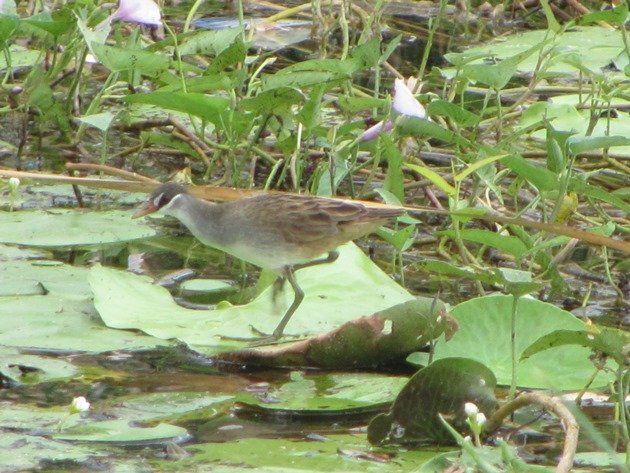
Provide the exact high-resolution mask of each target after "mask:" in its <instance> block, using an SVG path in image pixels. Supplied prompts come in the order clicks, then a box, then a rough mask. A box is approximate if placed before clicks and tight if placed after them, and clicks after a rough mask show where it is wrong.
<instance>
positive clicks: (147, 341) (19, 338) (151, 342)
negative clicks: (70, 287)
mask: <svg viewBox="0 0 630 473" xmlns="http://www.w3.org/2000/svg"><path fill="white" fill-rule="evenodd" d="M0 314H11V317H0V345H6V346H12V347H21V348H38V349H44V350H59V351H63V352H71V351H85V352H96V353H98V352H104V351H111V350H137V349H147V348H153V347H156V346H163V345H168V342H166V341H164V340H160V339H157V338H154V337H149V336H146V335H142V334H140V333H135V332H130V331H124V330H113V329H110V328H107V327H105V326H104V325H103V323H102V322H101V321H100V320H99V318H98V314H97V313H96V311H95V309H94V306H93V304H92V303H91V302H90V301H83V300H79V301H77V300H70V299H65V298H62V297H55V296H52V295H50V294H49V295H46V296H24V297H19V296H18V297H0Z"/></svg>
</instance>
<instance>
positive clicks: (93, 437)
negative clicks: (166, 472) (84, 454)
mask: <svg viewBox="0 0 630 473" xmlns="http://www.w3.org/2000/svg"><path fill="white" fill-rule="evenodd" d="M188 437H189V435H188V431H187V430H186V429H184V428H183V427H178V426H175V425H170V424H158V425H156V426H155V427H139V426H137V425H134V424H133V423H132V422H130V421H129V420H127V419H117V420H106V421H103V422H93V421H91V420H90V419H86V420H84V423H82V424H80V425H76V426H74V427H71V428H69V429H63V430H62V431H61V432H59V433H57V434H54V435H53V438H54V439H58V440H76V441H81V442H103V443H113V444H123V445H152V444H163V443H167V442H181V441H183V440H187V439H188Z"/></svg>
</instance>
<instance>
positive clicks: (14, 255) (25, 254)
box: [0, 245, 46, 261]
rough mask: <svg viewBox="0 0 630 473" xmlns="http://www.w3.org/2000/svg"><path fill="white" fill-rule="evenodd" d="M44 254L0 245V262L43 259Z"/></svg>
mask: <svg viewBox="0 0 630 473" xmlns="http://www.w3.org/2000/svg"><path fill="white" fill-rule="evenodd" d="M44 256H46V253H45V252H43V251H38V250H33V249H27V248H18V247H17V246H11V245H0V261H12V260H18V259H36V258H43V257H44Z"/></svg>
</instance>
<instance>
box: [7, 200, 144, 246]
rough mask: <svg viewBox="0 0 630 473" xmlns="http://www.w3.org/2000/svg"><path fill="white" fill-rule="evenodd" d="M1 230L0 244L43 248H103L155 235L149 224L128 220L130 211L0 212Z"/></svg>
mask: <svg viewBox="0 0 630 473" xmlns="http://www.w3.org/2000/svg"><path fill="white" fill-rule="evenodd" d="M0 227H1V228H2V233H1V234H0V242H1V243H13V244H20V245H28V246H42V247H49V246H52V247H56V246H84V245H102V244H106V243H117V242H121V241H129V240H137V239H140V238H147V237H150V236H153V235H155V233H156V232H155V230H154V229H152V228H151V227H150V226H149V225H148V224H146V223H144V222H142V221H139V220H130V218H129V212H124V211H120V210H110V211H107V212H94V211H80V210H65V209H55V210H54V211H53V210H48V211H44V210H33V211H21V212H0ZM43 229H45V231H44V230H43Z"/></svg>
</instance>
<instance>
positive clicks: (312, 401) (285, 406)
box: [238, 373, 408, 416]
mask: <svg viewBox="0 0 630 473" xmlns="http://www.w3.org/2000/svg"><path fill="white" fill-rule="evenodd" d="M407 381H408V378H407V377H404V376H385V375H377V374H360V373H355V374H335V375H323V376H322V375H316V376H303V375H301V374H300V373H293V374H292V380H291V381H290V382H288V383H286V384H284V385H283V386H281V387H280V388H279V389H276V390H271V391H269V392H267V393H265V395H264V396H256V395H254V394H242V395H240V396H239V397H238V400H239V401H240V402H242V403H243V404H245V405H249V406H256V407H257V409H259V410H262V411H267V413H276V414H281V413H282V414H286V415H291V416H295V415H304V414H308V415H311V416H312V415H317V414H318V413H319V414H325V415H330V414H331V413H337V414H340V415H341V414H348V413H350V412H357V411H364V412H365V411H366V409H365V408H372V407H374V406H379V405H382V404H383V403H388V402H392V401H393V400H394V399H395V397H396V395H397V394H398V392H399V391H400V389H402V387H403V386H404V385H405V383H406V382H407Z"/></svg>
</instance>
